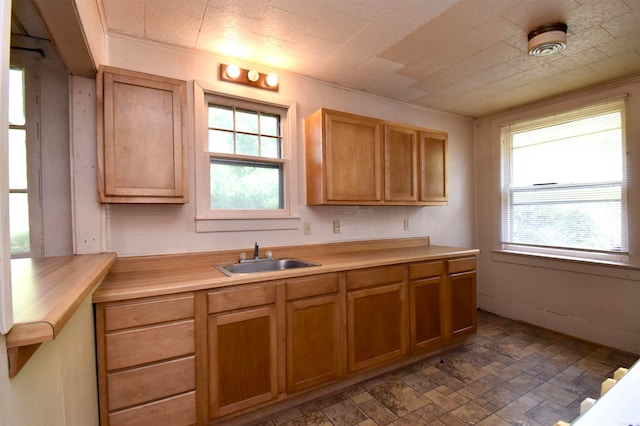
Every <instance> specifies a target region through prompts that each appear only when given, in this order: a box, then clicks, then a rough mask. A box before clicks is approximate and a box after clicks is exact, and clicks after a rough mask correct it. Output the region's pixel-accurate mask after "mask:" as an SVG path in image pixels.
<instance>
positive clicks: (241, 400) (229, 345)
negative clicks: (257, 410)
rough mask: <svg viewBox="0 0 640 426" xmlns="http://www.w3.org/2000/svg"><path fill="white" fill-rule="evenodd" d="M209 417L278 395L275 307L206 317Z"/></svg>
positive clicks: (234, 410)
mask: <svg viewBox="0 0 640 426" xmlns="http://www.w3.org/2000/svg"><path fill="white" fill-rule="evenodd" d="M208 334H209V339H208V340H209V415H210V417H212V418H213V417H219V416H223V415H225V414H229V413H232V412H237V411H239V410H242V409H244V408H247V407H251V406H254V405H256V404H259V403H262V402H265V401H269V400H271V399H275V398H276V397H277V395H278V374H277V372H278V364H277V353H278V351H277V340H276V338H277V337H276V307H275V306H265V307H260V308H252V309H247V310H244V311H240V312H232V313H227V314H219V315H211V316H209V327H208Z"/></svg>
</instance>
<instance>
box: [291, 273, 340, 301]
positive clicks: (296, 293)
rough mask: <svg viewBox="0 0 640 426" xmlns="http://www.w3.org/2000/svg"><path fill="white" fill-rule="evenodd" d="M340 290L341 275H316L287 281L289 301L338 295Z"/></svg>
mask: <svg viewBox="0 0 640 426" xmlns="http://www.w3.org/2000/svg"><path fill="white" fill-rule="evenodd" d="M339 289H340V274H326V275H315V276H312V277H305V278H298V279H294V280H290V281H287V284H286V293H287V300H293V299H301V298H303V297H311V296H319V295H322V294H330V293H337V292H338V290H339Z"/></svg>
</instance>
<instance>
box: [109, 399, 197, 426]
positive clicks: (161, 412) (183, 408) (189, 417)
mask: <svg viewBox="0 0 640 426" xmlns="http://www.w3.org/2000/svg"><path fill="white" fill-rule="evenodd" d="M197 421H198V419H197V418H196V393H195V391H193V392H189V393H185V394H182V395H176V396H174V397H171V398H166V399H161V400H160V401H155V402H150V403H149V404H145V405H140V406H138V407H133V408H129V409H127V410H122V411H118V412H115V413H111V414H109V426H147V425H148V426H157V425H163V426H188V425H194V424H196V423H197Z"/></svg>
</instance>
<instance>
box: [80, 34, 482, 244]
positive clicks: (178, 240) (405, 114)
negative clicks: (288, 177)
mask: <svg viewBox="0 0 640 426" xmlns="http://www.w3.org/2000/svg"><path fill="white" fill-rule="evenodd" d="M106 46H107V51H106V57H105V61H106V62H105V63H104V64H103V65H110V66H115V67H120V68H127V69H131V70H135V71H140V72H147V73H152V74H158V75H163V76H167V77H173V78H179V79H183V80H187V81H193V80H197V81H198V84H200V85H201V86H202V87H203V88H204V89H206V90H212V91H215V92H218V93H223V94H231V95H235V96H244V97H253V98H255V97H258V98H259V97H264V96H265V95H264V93H265V92H264V91H262V90H259V89H252V88H244V87H241V86H238V85H234V84H232V83H223V82H219V81H218V80H217V72H218V71H217V70H218V64H219V59H218V58H215V57H212V56H207V55H203V54H198V53H195V52H191V51H188V50H181V49H175V48H167V47H161V46H158V45H156V44H142V43H141V42H138V41H133V40H130V39H126V38H121V37H115V36H109V37H108V38H107V41H106ZM141 52H144V54H141ZM191 89H192V85H190V89H189V90H190V93H189V102H190V108H191V111H190V112H191V117H190V119H189V123H190V124H189V125H190V126H191V129H190V132H189V141H188V143H189V146H188V151H187V160H188V181H189V194H190V202H189V204H187V205H182V206H175V205H173V206H172V205H119V204H111V205H108V206H106V207H105V210H106V223H105V231H104V237H105V241H106V247H105V248H106V250H108V251H115V252H116V253H118V255H119V256H131V255H141V254H156V253H175V252H195V251H209V250H218V249H229V248H250V247H253V243H254V242H255V241H258V242H259V243H260V245H261V246H262V247H265V248H266V247H269V246H278V245H297V244H309V243H319V242H330V241H331V242H332V241H347V240H362V239H375V238H397V237H413V236H424V235H429V236H430V237H431V241H432V244H439V245H453V246H465V247H473V246H474V230H473V224H474V220H473V217H474V205H473V189H472V188H473V145H472V143H473V121H472V120H471V119H469V118H466V117H461V116H456V115H452V114H447V113H441V112H436V111H433V110H428V109H424V108H418V107H412V106H408V105H405V104H401V103H398V102H392V101H389V100H386V99H383V98H380V97H376V96H372V95H367V94H363V93H359V92H354V91H349V90H345V89H342V88H338V87H334V86H331V85H328V84H321V83H318V82H315V81H313V80H309V79H306V78H301V77H297V76H293V75H286V74H285V75H281V78H280V92H279V94H278V95H276V96H275V98H274V97H273V96H271V95H270V96H271V97H270V98H269V99H270V100H271V101H273V100H274V99H275V102H282V103H283V104H285V105H289V104H290V103H292V102H295V103H296V104H297V113H298V122H297V123H296V125H297V133H298V138H297V140H296V141H294V142H295V144H296V147H297V161H298V165H299V167H298V176H297V181H298V199H299V204H300V206H299V214H300V227H299V229H295V230H280V231H258V232H255V231H250V232H249V231H248V232H222V233H220V232H218V233H196V232H195V221H194V217H195V202H194V200H195V195H196V191H195V172H194V157H195V155H196V154H195V152H194V141H193V138H194V135H193V132H194V130H193V125H192V124H191V123H192V120H193V108H194V105H193V93H192V92H191ZM196 107H199V105H198V106H196ZM321 107H325V108H331V109H336V110H342V111H348V112H351V113H355V114H362V115H367V116H372V117H378V118H383V119H387V120H392V121H398V122H403V123H407V124H413V125H418V126H422V127H426V128H431V129H436V130H442V131H446V132H448V133H449V177H450V186H449V205H448V206H445V207H442V206H433V207H390V206H385V207H381V206H378V207H326V206H323V207H306V206H304V200H305V194H304V190H305V187H304V182H305V180H304V179H305V177H304V173H305V169H304V121H303V120H304V117H305V116H307V115H309V114H311V113H312V112H313V111H315V110H316V109H318V108H321ZM72 119H73V121H74V126H77V124H78V123H80V120H77V119H75V117H73V118H72ZM89 125H90V124H89V123H87V126H89ZM91 125H94V124H91ZM84 130H85V131H86V128H85V129H84ZM87 133H90V132H87ZM94 144H95V141H91V142H87V145H84V149H86V150H90V149H95V148H94ZM78 148H81V147H80V146H79V145H78V144H77V143H75V142H74V151H76V152H78V151H77V150H78ZM87 152H88V151H87ZM83 167H84V168H86V169H87V171H88V172H89V173H93V171H90V170H89V168H88V167H86V165H84V166H83ZM74 168H75V171H76V172H77V171H78V169H79V168H78V167H77V165H76V167H74ZM87 177H88V175H87ZM91 177H92V176H91ZM78 179H82V176H80V175H76V176H75V181H76V182H77V181H78ZM77 202H78V200H76V204H77ZM86 202H87V203H94V202H95V201H94V199H93V197H91V199H87V200H86ZM405 218H408V219H409V220H410V224H411V226H410V230H409V231H404V229H403V220H404V219H405ZM336 219H337V220H340V221H341V224H342V226H341V233H340V234H333V232H332V221H333V220H336ZM305 221H309V222H311V224H312V225H311V227H312V235H309V236H305V235H303V230H302V222H305Z"/></svg>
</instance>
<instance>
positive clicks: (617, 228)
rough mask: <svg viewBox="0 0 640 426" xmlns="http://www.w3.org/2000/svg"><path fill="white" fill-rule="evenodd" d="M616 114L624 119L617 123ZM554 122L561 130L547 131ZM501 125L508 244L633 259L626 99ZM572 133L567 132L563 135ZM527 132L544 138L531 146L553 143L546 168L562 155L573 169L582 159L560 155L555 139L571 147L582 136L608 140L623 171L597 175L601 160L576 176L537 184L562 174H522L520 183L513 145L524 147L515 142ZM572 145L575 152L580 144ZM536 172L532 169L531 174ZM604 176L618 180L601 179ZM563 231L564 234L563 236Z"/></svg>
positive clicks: (594, 141)
mask: <svg viewBox="0 0 640 426" xmlns="http://www.w3.org/2000/svg"><path fill="white" fill-rule="evenodd" d="M616 115H617V116H618V117H619V124H615V121H612V120H611V119H612V117H614V118H615V116H616ZM612 123H614V124H613V125H612ZM575 124H579V125H580V126H577V125H575ZM553 126H558V127H555V128H554V130H555V131H556V132H555V134H554V132H546V131H545V128H549V127H553ZM616 126H617V127H616ZM612 128H613V129H614V130H615V129H616V128H617V129H618V132H619V133H620V139H619V140H616V137H615V136H616V135H613V137H612V136H611V134H610V132H611V131H612ZM500 129H501V139H502V148H503V161H502V164H503V173H502V175H503V176H502V182H503V184H502V194H503V197H502V227H501V236H500V240H499V241H500V244H501V248H502V249H504V250H516V251H525V252H531V253H542V254H550V255H554V256H575V257H580V258H585V257H586V258H593V259H598V260H613V261H626V259H628V232H627V202H626V187H627V184H626V161H625V153H626V149H625V100H624V99H615V100H611V101H607V102H603V103H599V104H596V105H591V106H587V107H582V108H578V109H574V110H571V111H566V112H562V113H559V114H555V115H552V116H546V117H539V118H535V119H532V120H523V121H520V122H514V123H508V124H506V125H503V126H501V127H500ZM565 131H566V132H567V133H560V132H565ZM524 132H534V133H535V134H537V135H538V138H537V139H534V140H533V141H529V142H528V143H527V146H534V145H535V146H537V147H539V146H541V144H548V148H549V150H550V151H554V152H553V156H554V158H551V159H550V160H549V161H548V162H545V163H544V164H541V165H540V166H541V167H548V168H550V169H551V168H552V167H554V165H552V164H553V163H554V160H556V159H557V157H560V158H559V160H560V161H556V162H555V166H558V165H560V166H561V165H562V164H565V165H566V166H569V165H570V164H571V161H573V159H574V158H575V156H568V157H567V156H566V155H564V156H562V157H561V156H560V155H559V150H557V149H555V150H554V148H556V147H557V145H553V144H554V143H556V144H564V145H567V142H566V141H567V140H569V139H573V138H574V136H575V135H576V134H578V135H579V136H578V139H579V138H580V136H581V137H582V138H583V139H582V141H587V142H584V143H589V144H591V145H590V146H591V148H594V147H596V146H598V145H601V147H602V149H604V150H605V155H606V151H607V150H609V151H608V152H609V153H610V155H609V157H607V158H608V160H607V161H608V163H607V164H608V166H607V167H609V168H611V167H615V164H616V163H617V164H619V166H620V172H619V173H618V172H616V171H615V170H614V171H613V173H611V172H610V170H607V173H600V174H598V173H590V170H592V167H594V165H592V164H589V163H588V160H584V163H586V164H587V165H586V166H585V169H586V171H583V173H582V174H581V176H579V177H577V178H576V179H572V178H571V176H570V175H569V176H564V175H562V174H558V176H559V178H557V179H551V180H552V182H536V180H540V179H542V180H544V179H545V178H544V176H554V177H556V175H554V174H553V173H547V171H543V172H542V173H538V174H537V176H535V177H533V178H531V179H529V180H527V179H522V174H520V175H517V176H518V178H517V182H515V180H514V175H515V174H516V173H514V169H513V168H514V154H513V150H514V149H520V148H521V147H522V144H521V145H517V144H518V143H519V142H515V143H514V139H515V140H516V141H517V140H518V137H517V135H520V134H522V133H524ZM599 132H602V133H600V136H599V138H596V137H594V136H593V135H594V134H598V133H599ZM606 132H609V133H608V136H607V137H603V136H602V135H605V134H607V133H606ZM558 133H560V134H559V135H558ZM574 141H575V139H574ZM520 143H521V139H520ZM514 145H515V146H514ZM583 147H584V145H583ZM573 149H576V148H575V146H574V148H573ZM618 150H619V151H618ZM569 153H570V151H569ZM594 157H597V156H592V159H591V161H595V160H593V158H594ZM603 158H604V157H603ZM603 161H604V160H603ZM563 162H564V163H563ZM521 164H522V163H521ZM533 164H535V162H534V163H533ZM580 164H582V163H580ZM596 165H597V164H596ZM534 169H535V167H534ZM520 171H521V170H516V171H515V172H520ZM535 172H536V171H535V170H533V173H532V174H536V173H535ZM574 173H579V172H575V171H574ZM540 176H543V177H542V178H541V177H540ZM602 177H605V178H612V177H613V178H614V179H613V180H606V181H598V179H599V178H602ZM617 177H619V179H616V178H617ZM590 178H591V180H590ZM572 180H573V181H572ZM516 183H520V186H516ZM523 183H524V184H525V185H522V184H523ZM563 218H564V219H563ZM562 220H565V221H566V223H565V222H562ZM527 221H529V223H528V227H527ZM554 221H555V223H556V224H557V222H558V221H561V222H560V223H565V225H563V226H557V225H556V226H555V227H554V226H553V225H554ZM523 224H524V225H523ZM563 233H564V234H565V235H564V236H562V235H561V234H563Z"/></svg>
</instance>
